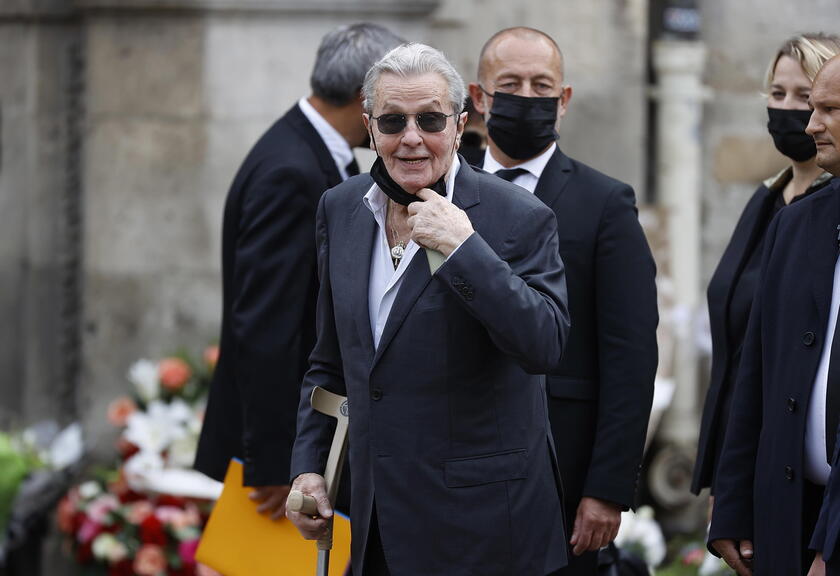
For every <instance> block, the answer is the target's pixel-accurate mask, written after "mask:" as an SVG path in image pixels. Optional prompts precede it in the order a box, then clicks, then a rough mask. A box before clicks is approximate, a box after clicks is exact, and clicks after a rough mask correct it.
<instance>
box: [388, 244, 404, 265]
mask: <svg viewBox="0 0 840 576" xmlns="http://www.w3.org/2000/svg"><path fill="white" fill-rule="evenodd" d="M403 254H405V244H403V243H402V242H398V243H397V245H396V246H394V247H393V248H391V258H393V259H394V260H397V261H400V260H402V257H403Z"/></svg>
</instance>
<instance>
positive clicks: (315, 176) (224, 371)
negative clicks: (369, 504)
mask: <svg viewBox="0 0 840 576" xmlns="http://www.w3.org/2000/svg"><path fill="white" fill-rule="evenodd" d="M340 182H341V177H340V175H339V173H338V169H337V168H336V166H335V161H334V160H333V158H332V156H331V155H330V152H329V150H328V149H327V147H326V145H325V144H324V143H323V141H322V140H321V138H320V136H319V135H318V133H317V132H316V130H315V128H314V127H313V126H312V124H310V122H309V121H308V120H307V119H306V117H305V116H304V114H303V112H301V110H300V108H299V107H298V106H297V105H296V106H294V107H293V108H292V109H290V110H289V111H288V112H287V113H286V114H285V115H284V116H283V117H282V118H280V119H279V120H278V121H277V122H276V123H275V124H274V125H273V126H272V127H271V128H270V129H269V130H268V131H267V132H266V133H265V134H264V135H263V136H262V138H260V140H259V141H258V142H257V143H256V144H255V145H254V147H253V149H252V150H251V151H250V153H249V154H248V156H247V158H246V159H245V161H244V163H243V164H242V167H241V168H240V169H239V172H238V173H237V175H236V178H235V179H234V181H233V185H232V186H231V189H230V192H229V193H228V197H227V202H226V203H225V214H224V227H223V233H222V274H223V288H224V290H223V292H224V294H223V299H224V300H223V309H222V335H221V344H220V348H221V351H220V356H219V362H218V365H217V367H216V373H215V376H214V378H213V383H212V385H211V389H210V400H209V404H208V406H207V412H206V415H205V419H204V427H203V429H202V432H201V439H200V441H199V446H198V454H197V456H196V462H195V467H196V468H197V469H198V470H200V471H202V472H204V473H205V474H207V475H209V476H211V477H213V478H216V479H219V480H221V479H223V478H224V474H225V470H226V469H227V465H228V462H229V461H230V459H231V457H234V456H236V457H239V458H241V459H242V460H243V462H244V467H245V477H244V480H245V484H246V485H250V486H264V485H277V484H288V483H289V460H290V458H291V449H292V444H293V442H294V437H295V421H296V416H297V405H298V402H299V393H300V383H301V381H302V380H303V375H304V374H305V372H306V370H307V368H308V365H309V364H308V357H309V353H310V352H311V350H312V347H313V345H314V343H315V334H314V333H315V302H316V297H317V292H318V288H317V286H318V280H317V274H316V251H315V242H314V241H313V240H314V230H315V211H316V209H317V206H318V200H319V199H320V197H321V194H323V192H324V191H325V190H326V189H327V188H330V187H332V186H335V185H336V184H338V183H340Z"/></svg>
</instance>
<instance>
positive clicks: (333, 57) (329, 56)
mask: <svg viewBox="0 0 840 576" xmlns="http://www.w3.org/2000/svg"><path fill="white" fill-rule="evenodd" d="M404 42H405V41H404V40H403V39H402V38H400V37H399V36H397V35H396V34H394V33H393V32H391V31H390V30H388V29H387V28H385V27H384V26H380V25H379V24H371V23H368V22H362V23H358V24H350V25H348V26H340V27H339V28H336V29H335V30H332V31H331V32H329V33H327V35H326V36H324V38H323V39H322V40H321V45H320V46H319V47H318V55H317V56H316V58H315V67H314V68H313V69H312V76H311V77H310V79H309V84H310V86H311V87H312V93H313V94H314V95H315V96H317V97H318V98H320V99H322V100H324V101H325V102H327V103H328V104H332V105H333V106H344V105H346V104H349V103H350V102H351V101H352V100H353V99H354V98H357V97H358V95H359V89H360V88H361V87H362V83H364V80H365V74H367V71H368V70H369V69H370V67H371V66H373V64H374V62H376V61H377V60H379V59H380V58H382V56H384V55H385V54H386V53H387V52H388V51H389V50H391V49H392V48H394V47H396V46H399V45H400V44H403V43H404Z"/></svg>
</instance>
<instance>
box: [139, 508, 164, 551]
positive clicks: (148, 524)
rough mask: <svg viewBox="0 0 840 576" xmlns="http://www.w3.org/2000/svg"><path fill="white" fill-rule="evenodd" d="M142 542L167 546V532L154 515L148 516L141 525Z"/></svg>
mask: <svg viewBox="0 0 840 576" xmlns="http://www.w3.org/2000/svg"><path fill="white" fill-rule="evenodd" d="M140 541H141V542H143V543H144V544H157V545H158V546H165V545H166V531H165V530H164V529H163V524H162V523H161V521H160V520H158V519H157V518H156V517H155V515H154V514H151V515H149V516H147V517H146V518H145V519H144V520H143V521H142V522H141V523H140Z"/></svg>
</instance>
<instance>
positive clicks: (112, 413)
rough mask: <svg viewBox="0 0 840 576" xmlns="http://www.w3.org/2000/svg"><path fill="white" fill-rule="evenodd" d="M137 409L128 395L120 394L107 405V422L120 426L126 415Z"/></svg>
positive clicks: (122, 425) (125, 420) (123, 423)
mask: <svg viewBox="0 0 840 576" xmlns="http://www.w3.org/2000/svg"><path fill="white" fill-rule="evenodd" d="M136 411H137V404H135V403H134V400H132V399H131V398H129V397H128V396H121V397H119V398H117V399H116V400H114V401H113V402H111V403H110V404H109V405H108V422H110V423H111V424H113V425H114V426H117V427H118V428H122V427H124V426H125V425H126V422H127V421H128V417H129V416H131V415H132V414H134V413H135V412H136Z"/></svg>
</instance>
